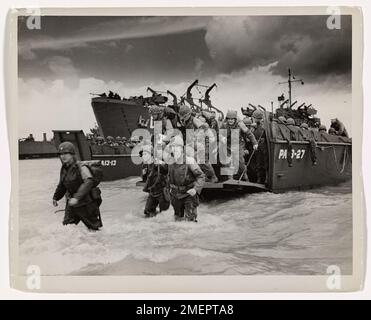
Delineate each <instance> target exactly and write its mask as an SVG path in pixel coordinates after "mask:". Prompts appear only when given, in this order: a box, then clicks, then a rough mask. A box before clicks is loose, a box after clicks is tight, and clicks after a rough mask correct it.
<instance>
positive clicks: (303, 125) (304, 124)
mask: <svg viewBox="0 0 371 320" xmlns="http://www.w3.org/2000/svg"><path fill="white" fill-rule="evenodd" d="M300 128H303V129H309V126H308V123H305V122H303V123H302V124H301V125H300Z"/></svg>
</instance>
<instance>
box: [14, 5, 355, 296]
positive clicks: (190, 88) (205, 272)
mask: <svg viewBox="0 0 371 320" xmlns="http://www.w3.org/2000/svg"><path fill="white" fill-rule="evenodd" d="M139 12H140V11H139ZM149 12H150V11H148V10H147V11H145V12H144V11H143V14H141V15H139V14H130V15H126V14H121V13H120V14H116V15H115V14H114V13H112V11H111V13H112V14H102V15H99V14H98V15H97V14H94V15H93V14H91V15H89V14H84V15H82V14H72V13H70V14H68V15H67V14H63V13H62V14H55V13H53V14H47V13H43V14H40V13H39V14H38V12H37V9H34V10H31V11H27V12H26V11H22V13H18V14H17V15H16V16H15V17H14V19H16V33H15V35H14V36H15V38H16V40H15V42H16V45H17V56H16V57H15V60H16V65H17V74H16V79H17V80H16V81H17V91H16V95H17V99H16V101H17V103H16V106H15V108H16V111H15V112H16V113H17V126H16V128H15V129H14V132H15V135H16V137H17V138H16V139H17V141H13V143H14V144H17V149H16V150H17V155H16V157H17V164H16V171H17V177H18V179H17V187H16V188H17V191H16V192H17V195H18V199H19V200H18V202H17V203H18V204H17V215H16V217H17V220H16V221H17V224H16V225H17V236H16V242H17V243H16V247H17V250H15V254H14V253H13V257H14V258H15V259H16V260H17V263H16V264H15V270H13V273H14V274H17V275H24V276H25V275H27V274H30V273H32V272H33V271H35V270H36V271H37V273H38V274H40V275H42V276H47V277H52V276H67V277H68V276H82V277H84V276H93V277H95V276H100V277H101V276H153V277H156V276H220V277H221V278H223V276H329V275H332V274H338V275H341V276H353V275H354V268H355V266H356V265H358V264H359V261H358V260H357V259H356V258H355V255H354V247H355V246H354V244H355V242H354V241H355V240H354V238H355V234H354V230H355V225H354V218H355V216H354V215H355V212H354V210H353V209H354V208H353V205H354V203H353V202H354V200H353V193H354V181H353V179H352V178H353V176H354V172H352V171H353V170H354V166H353V165H354V163H353V159H354V154H355V151H353V148H352V144H353V143H356V141H357V139H358V141H360V137H359V136H358V135H357V133H356V132H358V131H357V128H356V127H355V124H356V120H355V118H354V117H355V114H360V113H361V112H362V105H361V104H358V103H356V101H358V100H356V99H355V93H354V88H355V86H357V85H359V84H358V83H355V82H354V79H355V78H354V72H353V71H354V70H353V68H354V62H352V61H353V60H352V58H354V57H353V54H354V45H355V44H354V35H353V26H354V19H355V18H357V17H355V16H354V12H353V13H352V11H350V13H347V12H348V11H346V10H345V11H344V12H343V11H342V10H340V9H338V10H337V9H336V8H334V9H332V11H331V10H330V11H329V10H327V11H326V8H324V10H323V13H321V14H309V13H308V11H307V9H304V8H301V9H300V10H299V9H298V12H299V13H300V14H285V10H281V11H280V12H281V14H277V11H276V13H275V14H255V13H254V14H243V12H242V13H241V12H240V13H238V14H236V15H231V14H225V15H223V14H221V12H223V11H220V10H219V11H217V14H204V15H203V14H195V15H192V14H182V11H179V12H178V14H175V15H174V14H169V15H159V14H152V15H151V14H150V13H149ZM357 79H358V78H357ZM352 181H353V183H352ZM13 213H14V212H13ZM325 286H326V283H324V287H325ZM327 286H329V285H327ZM335 286H336V284H335ZM303 289H305V288H303ZM328 289H329V290H330V289H331V288H328Z"/></svg>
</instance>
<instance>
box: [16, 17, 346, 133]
mask: <svg viewBox="0 0 371 320" xmlns="http://www.w3.org/2000/svg"><path fill="white" fill-rule="evenodd" d="M327 18H328V17H327V16H292V17H283V16H264V17H263V16H254V17H252V16H250V17H246V16H243V17H242V16H241V17H223V16H220V17H219V16H218V17H71V16H69V17H52V16H49V17H44V16H43V17H42V18H41V29H40V30H35V29H33V30H28V29H27V27H26V20H25V19H26V18H20V19H19V32H18V45H19V55H18V63H19V64H18V67H19V68H18V72H19V108H20V110H19V111H20V122H19V126H20V127H19V136H20V137H25V136H27V135H28V134H29V133H34V134H35V136H36V137H37V138H41V133H42V132H47V133H48V135H49V137H50V135H51V130H53V129H83V130H84V131H87V130H88V128H90V127H92V126H93V125H94V123H95V118H94V114H93V112H92V109H91V106H90V98H91V96H90V95H89V93H90V92H99V93H100V92H104V91H108V90H109V89H112V90H113V91H117V92H118V93H119V94H121V95H122V96H130V95H145V94H146V91H145V90H146V88H147V87H148V86H151V87H153V88H155V89H159V90H167V89H170V90H172V91H174V92H175V93H176V94H178V95H179V96H180V95H182V94H183V93H184V91H185V90H186V88H187V86H188V85H189V84H190V83H191V82H192V81H193V80H194V79H196V78H197V79H199V81H200V83H204V84H209V85H210V84H212V83H214V82H216V83H217V85H218V87H217V90H215V92H213V94H212V98H213V101H214V104H215V106H217V107H220V108H221V109H223V110H227V109H236V110H239V109H240V108H241V107H242V106H246V105H247V104H248V103H249V102H251V103H253V104H261V105H263V106H265V107H270V102H271V101H274V104H275V105H276V104H277V96H278V95H281V94H282V93H285V95H286V96H287V87H286V86H283V85H279V84H278V82H280V81H285V80H286V77H287V69H288V67H291V68H292V70H293V73H294V75H295V76H296V77H297V78H302V79H303V80H304V82H305V84H304V85H303V86H302V85H300V84H298V85H295V86H294V88H293V100H298V104H300V103H301V102H307V104H309V103H312V104H313V106H315V107H316V108H317V109H318V112H319V116H320V117H321V118H322V122H324V123H325V124H327V125H328V123H329V120H330V118H332V117H339V118H340V119H341V120H343V122H344V123H345V124H346V125H347V127H348V128H349V129H350V131H351V127H350V126H351V111H350V109H351V107H352V105H351V98H352V96H351V48H352V42H351V18H350V17H346V16H342V19H341V29H339V30H337V29H334V30H329V29H328V28H327V26H326V20H327ZM195 96H197V92H195Z"/></svg>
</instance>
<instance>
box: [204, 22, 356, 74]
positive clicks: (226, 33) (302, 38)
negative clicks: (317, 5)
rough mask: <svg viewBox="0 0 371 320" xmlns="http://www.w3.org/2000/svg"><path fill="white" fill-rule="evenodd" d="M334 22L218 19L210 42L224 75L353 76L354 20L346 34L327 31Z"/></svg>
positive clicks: (209, 32)
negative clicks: (266, 71) (257, 70)
mask: <svg viewBox="0 0 371 320" xmlns="http://www.w3.org/2000/svg"><path fill="white" fill-rule="evenodd" d="M327 18H328V16H287V17H285V16H254V17H215V18H214V19H213V20H212V21H210V22H209V24H208V26H207V32H206V35H205V40H206V43H207V45H208V48H209V50H210V54H211V56H212V57H213V59H214V61H215V63H216V65H217V67H218V68H219V70H221V71H222V72H226V73H229V72H232V71H237V70H240V69H242V68H248V69H251V68H254V67H257V66H266V65H269V64H271V63H274V62H276V64H274V66H272V67H271V72H272V73H273V74H279V75H282V76H286V75H287V69H288V67H291V68H292V69H293V70H295V72H296V74H298V75H301V76H305V77H306V78H307V80H309V81H312V80H315V79H317V80H318V79H319V78H322V77H328V76H329V75H344V76H346V77H347V76H348V77H349V76H350V71H351V52H352V38H351V34H352V27H351V16H342V17H341V29H339V30H337V29H334V30H330V29H328V28H327V24H326V22H327Z"/></svg>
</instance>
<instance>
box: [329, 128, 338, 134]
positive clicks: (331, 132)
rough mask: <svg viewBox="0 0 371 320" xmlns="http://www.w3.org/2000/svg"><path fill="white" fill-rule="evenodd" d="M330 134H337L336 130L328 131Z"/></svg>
mask: <svg viewBox="0 0 371 320" xmlns="http://www.w3.org/2000/svg"><path fill="white" fill-rule="evenodd" d="M328 133H329V134H336V130H335V129H334V128H330V129H328Z"/></svg>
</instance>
